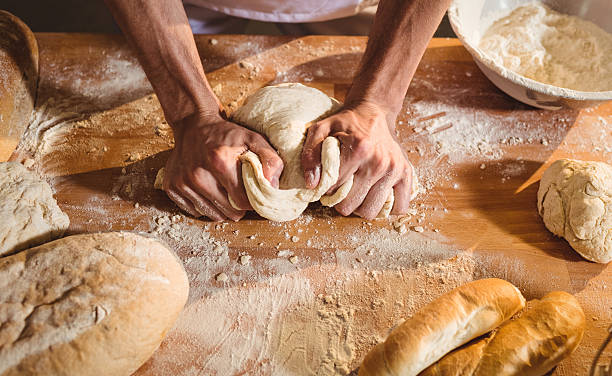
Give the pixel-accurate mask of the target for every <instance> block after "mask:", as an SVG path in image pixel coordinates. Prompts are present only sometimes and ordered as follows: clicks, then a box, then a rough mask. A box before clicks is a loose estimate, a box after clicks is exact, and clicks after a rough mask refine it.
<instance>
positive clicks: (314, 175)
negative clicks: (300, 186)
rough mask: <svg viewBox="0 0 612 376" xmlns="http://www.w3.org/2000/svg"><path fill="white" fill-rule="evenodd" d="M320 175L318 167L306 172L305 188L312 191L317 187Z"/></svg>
mask: <svg viewBox="0 0 612 376" xmlns="http://www.w3.org/2000/svg"><path fill="white" fill-rule="evenodd" d="M320 175H321V170H320V168H319V166H317V167H315V168H314V170H308V171H306V179H305V180H306V187H308V188H310V189H313V188H315V187H316V186H317V183H318V182H319V179H320Z"/></svg>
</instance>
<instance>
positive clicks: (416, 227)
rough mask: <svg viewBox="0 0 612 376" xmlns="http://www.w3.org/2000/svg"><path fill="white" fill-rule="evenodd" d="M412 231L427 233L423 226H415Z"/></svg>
mask: <svg viewBox="0 0 612 376" xmlns="http://www.w3.org/2000/svg"><path fill="white" fill-rule="evenodd" d="M412 230H413V231H414V232H423V231H425V229H424V228H423V226H414V227H413V228H412Z"/></svg>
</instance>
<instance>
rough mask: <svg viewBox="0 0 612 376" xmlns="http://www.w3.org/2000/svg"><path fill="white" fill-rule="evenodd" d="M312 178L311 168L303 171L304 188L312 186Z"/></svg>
mask: <svg viewBox="0 0 612 376" xmlns="http://www.w3.org/2000/svg"><path fill="white" fill-rule="evenodd" d="M313 180H314V172H312V170H308V171H306V172H305V173H304V181H305V183H306V188H312V181H313Z"/></svg>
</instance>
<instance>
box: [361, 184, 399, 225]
mask: <svg viewBox="0 0 612 376" xmlns="http://www.w3.org/2000/svg"><path fill="white" fill-rule="evenodd" d="M396 181H397V178H394V177H393V176H392V175H388V176H385V177H383V178H382V179H380V180H379V181H378V182H376V184H374V185H373V186H372V188H371V189H370V191H369V192H368V194H367V195H366V198H365V199H364V200H363V203H362V204H361V205H360V206H359V207H358V208H357V210H355V214H357V215H358V216H360V217H362V218H365V219H374V218H376V216H378V213H380V210H381V209H382V207H383V206H384V205H385V202H387V198H389V195H390V194H391V192H392V191H393V185H394V184H395V182H396Z"/></svg>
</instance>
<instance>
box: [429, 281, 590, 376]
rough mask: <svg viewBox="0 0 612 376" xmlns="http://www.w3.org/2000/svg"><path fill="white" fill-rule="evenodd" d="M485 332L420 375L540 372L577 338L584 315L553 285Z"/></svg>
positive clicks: (569, 349)
mask: <svg viewBox="0 0 612 376" xmlns="http://www.w3.org/2000/svg"><path fill="white" fill-rule="evenodd" d="M527 305H528V308H526V309H525V311H524V312H523V313H522V314H521V316H520V317H519V318H517V319H515V320H510V321H507V322H505V323H504V324H502V326H501V327H500V328H499V329H498V330H497V331H495V332H494V333H492V334H491V335H489V336H488V337H485V338H481V339H479V340H476V341H473V342H472V343H469V344H467V345H465V346H463V347H460V348H458V349H456V350H455V351H453V352H451V353H449V354H447V355H446V356H445V357H444V358H442V359H440V361H438V362H437V363H435V364H433V365H432V366H430V367H429V368H427V369H426V370H425V371H423V372H421V373H420V376H489V375H496V376H541V375H544V374H546V373H548V371H550V370H551V369H552V368H553V367H554V366H556V365H557V364H558V363H559V362H561V361H562V360H563V359H565V358H566V357H568V356H570V355H571V354H572V353H573V352H574V350H576V347H578V345H579V344H580V341H581V340H582V336H583V334H584V328H585V317H584V312H583V311H582V307H580V303H578V300H576V298H575V297H574V296H572V295H571V294H568V293H566V292H563V291H554V292H551V293H549V294H547V295H546V296H545V297H543V298H542V299H540V300H532V301H530V302H529V303H527Z"/></svg>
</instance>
